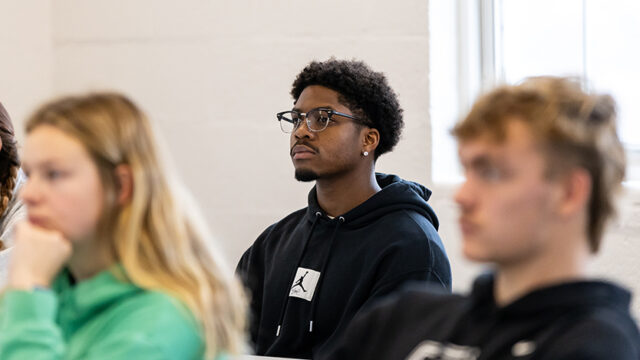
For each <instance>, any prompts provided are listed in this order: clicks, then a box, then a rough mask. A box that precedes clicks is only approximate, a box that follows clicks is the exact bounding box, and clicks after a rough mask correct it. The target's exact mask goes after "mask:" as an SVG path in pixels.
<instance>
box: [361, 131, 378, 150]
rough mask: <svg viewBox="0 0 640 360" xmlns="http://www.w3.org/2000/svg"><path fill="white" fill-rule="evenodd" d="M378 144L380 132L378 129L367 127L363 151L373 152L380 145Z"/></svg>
mask: <svg viewBox="0 0 640 360" xmlns="http://www.w3.org/2000/svg"><path fill="white" fill-rule="evenodd" d="M378 144H380V132H379V131H378V129H374V128H370V127H365V128H364V138H363V143H362V151H367V152H368V153H369V154H373V152H374V151H375V149H376V148H377V147H378Z"/></svg>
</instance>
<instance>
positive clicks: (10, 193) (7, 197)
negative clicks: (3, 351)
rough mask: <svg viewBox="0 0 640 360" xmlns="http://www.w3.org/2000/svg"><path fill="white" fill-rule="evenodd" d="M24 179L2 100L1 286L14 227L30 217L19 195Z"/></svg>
mask: <svg viewBox="0 0 640 360" xmlns="http://www.w3.org/2000/svg"><path fill="white" fill-rule="evenodd" d="M23 182H24V175H23V174H22V171H20V158H19V157H18V148H17V144H16V140H15V135H14V132H13V123H12V122H11V118H10V117H9V113H8V112H7V110H6V109H5V108H4V106H2V103H0V214H1V216H0V287H2V285H3V284H4V283H5V278H6V271H7V263H8V259H9V254H10V253H11V241H12V238H13V236H12V234H13V229H14V226H15V224H16V223H17V222H18V221H20V220H22V219H24V218H25V217H26V211H25V208H24V206H23V205H22V202H21V201H20V200H19V199H18V197H17V196H16V193H17V192H18V190H19V189H20V186H21V185H22V183H23Z"/></svg>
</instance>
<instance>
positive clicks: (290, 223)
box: [237, 59, 451, 358]
mask: <svg viewBox="0 0 640 360" xmlns="http://www.w3.org/2000/svg"><path fill="white" fill-rule="evenodd" d="M291 95H292V96H293V99H294V107H293V109H292V110H291V111H283V112H281V113H278V114H277V117H278V120H279V121H280V126H281V128H282V130H283V131H284V132H286V133H291V140H290V145H291V150H290V154H289V155H290V156H291V159H292V161H293V166H294V167H295V177H296V179H297V180H299V181H315V186H314V187H313V189H312V190H311V192H310V193H309V198H308V199H309V200H308V201H309V205H308V207H307V208H304V209H302V210H298V211H296V212H294V213H292V214H290V215H288V216H287V217H285V218H284V219H282V220H280V221H279V222H277V223H276V224H274V225H272V226H270V227H269V228H267V229H266V230H265V231H264V232H263V233H262V235H260V237H259V238H258V239H257V240H256V242H255V243H254V244H253V246H251V248H249V250H247V252H246V253H245V254H244V255H243V257H242V259H241V260H240V263H239V264H238V269H237V272H238V273H239V274H240V275H241V276H242V277H243V278H244V279H245V282H246V284H247V287H248V289H249V291H250V293H251V313H252V317H251V326H250V333H251V340H252V341H253V343H254V345H255V352H256V354H258V355H270V356H284V357H298V358H310V357H312V356H315V354H317V353H318V352H319V351H321V350H322V349H323V348H324V347H325V346H326V345H327V344H329V343H330V342H331V341H332V339H335V338H336V337H337V334H338V333H339V332H340V331H341V330H342V329H343V328H344V327H345V326H346V325H347V324H348V323H349V321H350V320H351V319H352V318H353V316H354V315H355V314H356V313H357V312H358V311H359V310H360V309H361V308H362V307H363V306H365V304H368V303H369V302H371V301H372V299H376V298H379V297H381V296H384V295H387V294H389V293H391V292H393V291H395V290H396V289H398V288H399V287H400V286H401V285H403V284H404V283H406V282H407V281H416V280H418V281H423V282H424V281H428V282H431V283H434V284H437V286H440V287H441V288H442V289H447V290H448V289H450V287H451V272H450V269H449V262H448V260H447V256H446V253H445V250H444V247H443V245H442V242H441V241H440V238H439V236H438V233H437V232H436V230H437V228H438V220H437V217H436V215H435V213H434V212H433V210H432V209H431V207H430V206H429V205H428V204H427V200H428V198H429V196H430V195H431V192H430V191H429V190H428V189H426V188H425V187H423V186H421V185H419V184H416V183H412V182H408V181H404V180H402V179H400V178H399V177H397V176H394V175H384V174H376V173H375V162H376V159H377V158H378V157H379V156H380V155H382V154H384V153H386V152H388V151H390V150H391V149H393V147H394V146H395V145H396V143H397V142H398V139H399V138H400V132H401V130H402V126H403V120H402V109H400V106H399V104H398V101H397V98H396V95H395V93H394V92H393V90H392V89H391V88H390V87H389V85H388V84H387V80H386V78H385V77H384V75H383V74H381V73H377V72H374V71H372V70H371V69H369V67H368V66H366V65H365V64H364V63H362V62H358V61H340V60H333V59H332V60H328V61H325V62H312V63H311V64H309V65H308V66H307V67H306V68H304V70H302V72H301V73H300V74H299V75H298V77H297V78H296V80H295V81H294V83H293V89H292V90H291Z"/></svg>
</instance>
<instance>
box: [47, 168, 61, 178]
mask: <svg viewBox="0 0 640 360" xmlns="http://www.w3.org/2000/svg"><path fill="white" fill-rule="evenodd" d="M45 175H46V177H47V179H49V180H57V179H59V178H61V177H62V176H63V175H64V174H63V173H62V172H61V171H58V170H49V171H47V172H46V173H45Z"/></svg>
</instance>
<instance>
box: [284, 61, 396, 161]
mask: <svg viewBox="0 0 640 360" xmlns="http://www.w3.org/2000/svg"><path fill="white" fill-rule="evenodd" d="M310 85H320V86H324V87H326V88H329V89H331V90H334V91H336V92H338V94H339V95H340V96H339V97H338V100H339V101H340V102H341V103H342V104H343V105H345V106H346V107H348V108H349V109H350V110H351V112H352V113H353V114H354V115H356V116H357V117H359V118H360V119H362V122H363V124H364V125H366V126H369V127H371V128H374V129H377V130H378V131H379V132H380V143H379V144H378V147H377V148H376V150H375V151H374V159H378V157H379V156H380V155H382V154H384V153H386V152H388V151H391V150H392V149H393V147H394V146H395V145H396V144H397V143H398V140H400V133H401V132H402V128H403V127H404V121H403V120H402V109H401V108H400V104H399V103H398V98H397V96H396V93H395V92H394V91H393V89H391V87H390V86H389V84H388V83H387V78H386V77H385V76H384V74H383V73H380V72H375V71H373V70H371V69H370V68H369V66H367V65H366V64H365V63H364V62H362V61H358V60H336V59H334V58H331V59H329V60H327V61H323V62H318V61H312V62H311V63H310V64H309V65H307V66H306V67H305V68H304V69H303V70H302V71H301V72H300V74H298V76H297V77H296V79H295V80H294V82H293V86H292V89H291V96H293V99H294V100H295V101H298V98H299V97H300V94H301V93H302V91H303V90H304V89H305V88H306V87H307V86H310Z"/></svg>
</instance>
